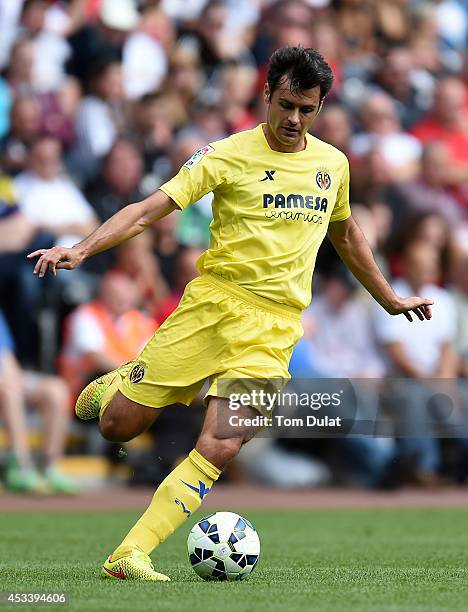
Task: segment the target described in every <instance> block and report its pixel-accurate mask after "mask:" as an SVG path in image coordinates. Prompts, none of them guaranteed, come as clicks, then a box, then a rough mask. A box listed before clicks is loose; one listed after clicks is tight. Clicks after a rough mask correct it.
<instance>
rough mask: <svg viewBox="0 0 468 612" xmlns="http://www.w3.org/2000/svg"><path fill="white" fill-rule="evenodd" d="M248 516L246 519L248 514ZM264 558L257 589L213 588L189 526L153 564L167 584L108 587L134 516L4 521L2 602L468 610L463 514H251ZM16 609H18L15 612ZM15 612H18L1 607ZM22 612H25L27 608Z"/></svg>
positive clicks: (199, 608) (227, 609)
mask: <svg viewBox="0 0 468 612" xmlns="http://www.w3.org/2000/svg"><path fill="white" fill-rule="evenodd" d="M240 513H241V514H242V511H240ZM245 515H246V516H247V518H249V519H250V520H251V521H252V522H253V524H254V525H255V527H256V528H257V530H258V532H259V534H260V539H261V544H262V554H261V557H260V561H259V563H258V566H257V568H256V569H255V571H254V573H253V574H252V577H251V578H250V580H248V581H245V582H233V583H206V582H203V581H201V580H200V579H199V578H198V577H197V576H196V575H195V573H194V572H193V571H192V569H191V568H190V566H189V564H188V561H187V556H186V549H185V541H186V537H187V534H188V532H189V530H190V528H191V527H192V525H193V524H194V522H195V520H197V519H200V518H201V517H202V516H203V514H202V513H199V514H198V515H197V516H196V517H191V518H190V519H189V521H188V523H187V524H185V525H184V526H183V527H181V528H180V529H179V530H178V531H177V532H176V533H175V534H174V536H172V537H171V538H170V539H169V540H168V541H167V542H166V543H165V544H164V545H163V546H161V548H160V549H159V550H158V551H157V552H156V553H155V554H153V560H154V563H155V567H156V569H160V570H161V571H163V572H165V573H168V574H169V575H170V576H171V578H172V582H170V583H167V584H157V583H156V584H155V583H153V584H137V583H132V582H124V581H122V582H117V581H115V582H114V581H102V580H101V579H100V578H99V568H100V564H101V563H102V561H103V559H104V558H105V556H106V554H109V553H110V552H111V551H112V548H113V547H114V546H115V545H116V544H118V542H119V541H120V538H121V537H122V536H123V535H124V534H125V533H126V531H127V530H128V528H129V527H130V526H131V524H132V523H133V522H134V520H135V518H136V516H137V515H135V514H134V513H128V512H115V513H112V512H109V513H107V514H105V513H97V512H93V513H91V512H90V513H55V512H54V513H49V514H46V513H38V514H1V515H0V550H1V551H2V554H1V555H0V591H3V592H5V591H8V590H11V591H17V592H18V591H21V592H26V591H27V592H44V591H47V592H66V593H67V594H68V596H69V601H70V603H69V605H68V606H66V608H65V607H63V606H55V607H54V608H51V607H49V606H47V607H46V606H44V605H42V606H30V607H29V608H27V609H29V610H33V609H37V610H39V609H40V610H45V609H48V610H49V609H54V610H60V609H66V610H83V611H86V612H90V611H100V612H102V611H105V610H112V611H120V610H122V611H126V612H127V611H129V612H137V611H139V610H148V611H149V610H154V611H158V612H159V611H170V612H178V611H179V610H180V611H181V612H182V611H183V612H215V611H217V612H218V611H219V610H223V612H250V611H252V612H264V611H265V612H266V611H267V610H268V611H272V612H289V611H292V610H298V611H299V610H300V611H301V612H302V611H313V610H317V611H320V612H327V611H341V610H343V611H344V610H353V612H354V611H355V612H361V611H363V612H364V611H366V612H371V611H372V612H397V611H398V612H400V611H408V612H410V611H411V612H416V611H421V612H423V611H424V612H428V611H432V610H433V611H434V612H436V611H437V612H441V611H444V610H447V611H450V612H453V611H456V610H460V611H461V610H463V611H466V610H467V609H468V570H467V550H468V529H467V518H468V513H467V512H466V511H464V510H455V509H454V510H445V509H444V510H345V509H340V510H309V511H290V512H286V511H265V512H246V513H245ZM14 607H15V608H16V609H20V607H19V606H14ZM0 608H2V609H5V610H6V609H11V608H10V606H3V605H2V606H0ZM22 609H25V608H22Z"/></svg>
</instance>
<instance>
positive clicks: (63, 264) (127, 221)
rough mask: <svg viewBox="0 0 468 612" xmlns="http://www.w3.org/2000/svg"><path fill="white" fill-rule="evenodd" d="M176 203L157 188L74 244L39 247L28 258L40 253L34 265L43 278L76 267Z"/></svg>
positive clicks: (174, 206) (126, 236)
mask: <svg viewBox="0 0 468 612" xmlns="http://www.w3.org/2000/svg"><path fill="white" fill-rule="evenodd" d="M178 208H179V207H178V206H177V204H176V203H175V202H174V201H173V200H172V199H171V198H170V197H169V196H168V195H167V194H165V193H164V192H163V191H156V193H154V194H152V195H151V196H149V197H148V198H146V199H144V200H142V201H141V202H135V203H134V204H129V205H128V206H125V207H124V208H122V209H121V210H119V212H117V213H116V214H115V215H113V216H112V217H110V219H108V220H107V221H106V222H105V223H103V224H102V225H101V226H99V227H98V228H97V229H96V230H95V231H94V232H93V233H92V234H90V235H89V236H87V237H86V238H84V240H82V241H81V242H78V243H77V244H75V245H74V246H73V247H71V248H65V247H60V246H57V247H53V248H51V249H39V250H38V251H34V252H33V253H30V254H29V255H28V258H29V259H32V258H34V257H39V259H38V260H37V262H36V265H35V266H34V274H38V275H39V278H42V277H43V276H44V275H45V274H46V272H47V270H49V271H50V273H51V274H53V275H54V276H55V274H56V270H57V269H60V268H62V269H65V270H73V268H76V267H77V266H79V265H80V263H81V262H82V261H84V260H85V259H86V258H87V257H91V256H92V255H96V254H97V253H101V252H102V251H107V249H110V248H112V247H114V246H116V245H118V244H120V243H122V242H125V241H126V240H129V239H130V238H133V237H134V236H137V235H138V234H141V232H143V231H144V230H145V229H146V228H147V227H148V226H149V225H151V224H152V223H154V221H157V220H158V219H161V218H162V217H165V216H166V215H168V214H169V213H170V212H172V211H173V210H176V209H178Z"/></svg>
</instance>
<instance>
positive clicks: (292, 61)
mask: <svg viewBox="0 0 468 612" xmlns="http://www.w3.org/2000/svg"><path fill="white" fill-rule="evenodd" d="M285 76H286V77H287V79H288V80H289V83H290V89H291V92H292V93H295V92H302V91H304V90H305V89H311V88H312V87H316V86H317V85H318V86H319V87H320V102H321V101H322V100H323V99H324V98H325V96H326V95H327V94H328V92H329V91H330V89H331V86H332V85H333V72H332V69H331V68H330V66H329V65H328V64H327V62H326V61H325V60H324V59H323V57H322V56H321V55H320V53H319V52H318V51H316V50H315V49H304V47H282V48H281V49H277V50H276V51H275V52H274V53H273V55H272V56H271V58H270V62H269V64H268V74H267V81H268V87H269V89H270V98H271V96H272V95H273V92H274V91H275V89H276V88H277V87H278V84H279V83H280V81H281V80H282V79H283V77H285Z"/></svg>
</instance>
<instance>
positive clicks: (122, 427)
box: [99, 412, 135, 442]
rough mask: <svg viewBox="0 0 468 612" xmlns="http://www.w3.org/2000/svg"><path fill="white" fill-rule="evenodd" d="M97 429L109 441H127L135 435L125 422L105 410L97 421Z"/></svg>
mask: <svg viewBox="0 0 468 612" xmlns="http://www.w3.org/2000/svg"><path fill="white" fill-rule="evenodd" d="M99 429H100V431H101V435H102V437H103V438H105V439H106V440H108V441H109V442H129V441H130V440H131V439H132V438H134V437H135V436H134V434H133V433H132V432H130V431H129V430H128V427H127V426H126V424H124V423H122V421H120V420H118V419H116V418H115V417H114V416H112V414H108V413H107V412H105V413H104V415H103V417H102V419H101V421H100V423H99Z"/></svg>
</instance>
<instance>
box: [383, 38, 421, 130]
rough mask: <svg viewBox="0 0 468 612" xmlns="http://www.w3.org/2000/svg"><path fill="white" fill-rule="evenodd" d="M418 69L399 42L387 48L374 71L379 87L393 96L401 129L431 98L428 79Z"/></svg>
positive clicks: (413, 122) (418, 113) (409, 54)
mask: <svg viewBox="0 0 468 612" xmlns="http://www.w3.org/2000/svg"><path fill="white" fill-rule="evenodd" d="M421 72H422V71H420V70H418V69H417V68H416V66H415V60H414V57H413V55H412V53H411V50H410V49H409V48H408V47H405V46H403V45H401V46H398V47H393V48H390V49H389V50H388V52H387V53H386V55H385V57H384V58H383V61H382V65H381V66H380V69H379V70H378V72H377V75H376V80H377V83H378V84H379V85H380V87H382V89H383V90H384V91H385V92H386V93H387V94H388V95H390V96H392V97H393V98H394V100H395V102H396V105H397V111H398V115H399V117H400V121H401V125H402V127H403V128H404V129H405V130H408V129H409V128H411V127H412V126H413V125H414V124H415V123H416V122H417V121H418V120H419V119H420V118H421V116H422V114H423V113H424V112H425V111H426V110H427V108H428V107H429V104H430V102H431V96H432V79H430V78H425V75H423V74H421Z"/></svg>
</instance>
